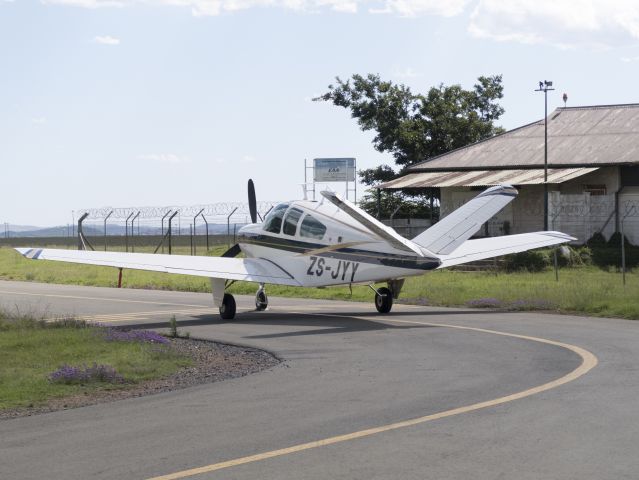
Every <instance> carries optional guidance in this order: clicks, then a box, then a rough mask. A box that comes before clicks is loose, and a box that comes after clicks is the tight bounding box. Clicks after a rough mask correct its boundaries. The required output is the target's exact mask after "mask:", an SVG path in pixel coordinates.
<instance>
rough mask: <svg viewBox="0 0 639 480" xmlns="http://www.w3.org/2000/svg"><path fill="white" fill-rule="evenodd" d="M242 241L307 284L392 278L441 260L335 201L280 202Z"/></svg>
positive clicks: (251, 253) (250, 252)
mask: <svg viewBox="0 0 639 480" xmlns="http://www.w3.org/2000/svg"><path fill="white" fill-rule="evenodd" d="M238 244H239V245H240V248H241V249H242V251H243V252H244V253H245V255H246V256H247V257H248V258H262V259H266V260H268V261H270V262H271V263H273V264H275V265H277V266H278V267H279V268H280V269H282V270H283V271H285V272H286V273H287V274H289V275H291V276H292V277H293V278H295V279H296V280H298V281H299V282H300V284H302V285H304V286H315V287H317V286H325V285H339V284H349V283H368V282H379V281H386V280H390V279H395V278H403V277H408V276H415V275H421V274H422V273H424V272H425V271H427V270H432V269H435V268H437V267H438V266H439V265H440V260H439V259H438V258H436V257H435V256H433V255H426V256H419V255H417V254H416V253H413V252H409V251H405V250H399V249H397V248H395V247H393V246H392V245H390V244H389V243H387V242H386V241H384V240H383V239H380V238H379V237H377V236H376V235H374V234H373V233H371V232H370V231H369V230H368V229H366V228H365V227H364V226H363V225H361V224H360V223H359V222H357V221H356V220H354V219H353V218H352V217H350V216H349V215H347V214H345V213H344V212H342V211H341V210H340V209H339V208H338V207H336V206H335V205H333V204H331V203H329V202H312V201H305V200H302V201H294V202H288V203H282V204H279V205H277V206H276V207H274V208H273V209H272V210H271V212H269V214H268V215H267V217H266V218H265V219H264V222H263V223H261V224H251V225H246V226H244V227H242V228H241V229H240V231H239V237H238Z"/></svg>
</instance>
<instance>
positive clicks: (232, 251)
mask: <svg viewBox="0 0 639 480" xmlns="http://www.w3.org/2000/svg"><path fill="white" fill-rule="evenodd" d="M240 253H242V249H241V248H240V246H239V245H238V244H237V243H236V244H235V245H233V246H232V247H231V248H229V249H228V250H227V251H226V252H224V253H223V254H222V255H220V256H222V257H231V258H233V257H237V256H238V255H239V254H240Z"/></svg>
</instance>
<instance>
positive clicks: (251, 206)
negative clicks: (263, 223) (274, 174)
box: [248, 179, 257, 223]
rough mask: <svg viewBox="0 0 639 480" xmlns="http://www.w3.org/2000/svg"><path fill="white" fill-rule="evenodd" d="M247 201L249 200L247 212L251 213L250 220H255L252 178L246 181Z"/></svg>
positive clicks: (253, 221)
mask: <svg viewBox="0 0 639 480" xmlns="http://www.w3.org/2000/svg"><path fill="white" fill-rule="evenodd" d="M248 202H249V212H250V213H251V222H252V223H256V222H257V201H256V200H255V185H253V180H251V179H249V181H248Z"/></svg>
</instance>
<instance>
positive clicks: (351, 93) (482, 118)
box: [314, 74, 504, 205]
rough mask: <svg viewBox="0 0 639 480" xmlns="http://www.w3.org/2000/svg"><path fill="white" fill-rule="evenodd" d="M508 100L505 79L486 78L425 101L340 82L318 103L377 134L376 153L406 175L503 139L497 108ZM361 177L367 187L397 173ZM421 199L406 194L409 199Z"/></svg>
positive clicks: (356, 78)
mask: <svg viewBox="0 0 639 480" xmlns="http://www.w3.org/2000/svg"><path fill="white" fill-rule="evenodd" d="M502 97H503V86H502V77H501V75H494V76H490V77H484V76H481V77H479V78H478V79H477V83H476V84H475V85H474V86H473V88H472V89H470V90H465V89H463V88H462V87H461V85H451V86H445V85H443V84H440V85H439V86H438V87H432V88H431V89H430V90H429V91H428V92H427V93H426V94H425V95H423V94H417V93H413V92H412V91H411V90H410V89H409V88H408V87H406V86H405V85H401V84H394V83H393V82H390V81H383V80H382V79H381V78H380V77H379V75H373V74H368V75H367V76H365V77H364V76H362V75H353V76H352V77H351V78H350V79H348V80H346V81H343V80H341V79H340V78H339V77H337V78H336V84H335V85H329V86H328V92H327V93H325V94H324V95H321V96H320V97H317V98H315V99H314V100H315V101H325V102H332V103H333V104H334V105H337V106H339V107H343V108H346V109H348V110H350V112H351V116H352V117H353V118H355V119H357V123H358V124H359V126H360V127H361V129H362V130H366V131H369V130H370V131H374V132H375V137H374V138H373V145H374V147H375V149H376V150H378V151H380V152H388V153H391V154H392V155H393V158H394V159H395V164H396V165H397V166H398V167H400V170H401V169H404V168H406V167H408V166H410V165H412V164H414V163H417V162H420V161H423V160H426V159H428V158H431V157H434V156H436V155H441V154H442V153H446V152H449V151H451V150H454V149H456V148H460V147H463V146H465V145H468V144H470V143H474V142H477V141H479V140H483V139H485V138H488V137H491V136H493V135H495V134H497V133H500V132H501V131H502V129H501V128H500V127H498V126H495V125H494V122H495V121H496V120H498V119H499V117H500V116H501V115H502V114H503V113H504V109H503V108H502V107H501V106H500V105H499V104H498V103H497V101H498V100H499V99H500V98H502ZM359 175H360V178H361V179H362V182H363V183H365V184H366V185H370V186H373V185H376V184H378V183H380V182H384V181H387V180H390V179H392V178H393V177H394V176H395V175H396V173H395V170H394V169H393V168H392V167H391V166H388V165H381V166H379V167H377V168H372V169H368V170H362V171H360V172H359ZM415 195H416V192H414V191H413V192H404V197H405V196H409V197H411V196H412V197H414V196H415ZM420 196H422V195H420ZM427 196H428V195H427ZM368 204H370V199H369V202H368V203H367V205H368Z"/></svg>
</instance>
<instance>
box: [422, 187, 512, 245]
mask: <svg viewBox="0 0 639 480" xmlns="http://www.w3.org/2000/svg"><path fill="white" fill-rule="evenodd" d="M516 196H517V190H516V189H515V188H513V187H511V186H510V185H498V186H496V187H491V188H489V189H488V190H486V191H484V192H482V193H480V194H479V195H477V196H476V197H475V198H473V199H472V200H470V201H469V202H467V203H466V204H464V205H463V206H461V207H460V208H458V209H457V210H455V211H454V212H453V213H451V214H450V215H448V216H447V217H446V218H444V219H442V220H440V221H439V222H437V223H436V224H435V225H433V226H432V227H430V228H429V229H428V230H426V231H425V232H423V233H421V234H420V235H417V236H416V237H415V238H413V242H415V243H416V244H417V245H420V246H421V247H424V248H426V249H427V250H429V251H431V252H433V253H438V254H441V255H448V254H449V253H452V252H453V251H454V250H455V249H456V248H457V247H459V246H460V245H461V244H462V243H464V242H465V241H466V240H468V239H469V238H470V237H472V236H473V235H474V234H475V233H476V232H477V231H478V230H479V229H480V228H481V226H482V225H483V224H484V223H485V222H486V221H488V220H489V219H490V218H492V217H493V216H494V215H495V214H496V213H497V212H499V211H500V210H501V209H502V208H504V207H505V206H506V205H508V204H509V203H510V202H511V201H513V200H514V199H515V197H516Z"/></svg>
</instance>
